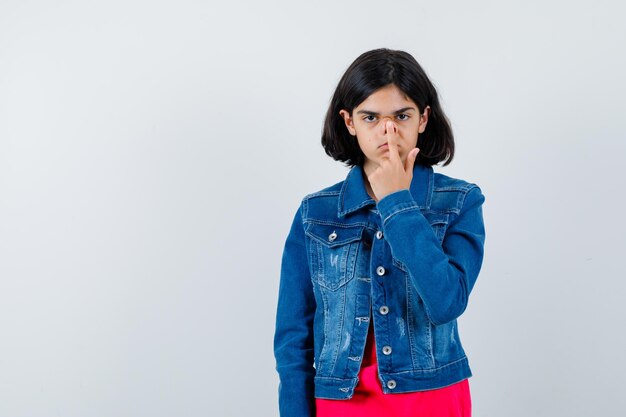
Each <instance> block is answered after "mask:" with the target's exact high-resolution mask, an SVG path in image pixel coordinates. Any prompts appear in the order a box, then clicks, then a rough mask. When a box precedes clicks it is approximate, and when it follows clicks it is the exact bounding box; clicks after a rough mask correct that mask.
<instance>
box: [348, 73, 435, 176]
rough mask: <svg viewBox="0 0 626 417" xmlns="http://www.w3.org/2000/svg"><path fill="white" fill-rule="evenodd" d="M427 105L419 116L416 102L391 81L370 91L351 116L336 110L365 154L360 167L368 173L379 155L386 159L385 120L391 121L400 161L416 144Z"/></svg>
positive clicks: (374, 167) (371, 170)
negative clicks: (396, 138) (395, 135)
mask: <svg viewBox="0 0 626 417" xmlns="http://www.w3.org/2000/svg"><path fill="white" fill-rule="evenodd" d="M429 113H430V107H429V106H426V108H425V109H424V114H423V115H421V116H420V114H419V109H418V107H417V105H416V104H415V103H414V102H413V100H411V99H410V98H409V97H408V96H406V95H405V94H404V93H403V92H402V90H400V89H399V88H398V87H396V85H395V84H389V85H386V86H385V87H382V88H380V89H378V90H376V91H375V92H374V93H372V94H371V95H370V96H369V97H368V98H367V99H366V100H365V101H363V102H362V103H361V104H359V105H358V106H357V107H355V108H354V110H353V113H352V114H353V117H351V116H350V113H349V112H348V111H347V110H345V109H343V110H341V111H340V112H339V114H341V116H342V117H343V118H344V121H345V123H346V127H347V128H348V131H349V132H350V134H351V135H352V136H356V138H354V140H357V141H358V143H359V147H360V148H361V151H362V152H363V154H365V163H364V165H363V170H364V171H365V173H366V174H368V175H369V174H370V173H372V172H373V171H374V170H375V169H376V167H377V166H378V164H379V163H380V162H381V161H382V159H383V158H389V151H388V149H387V146H384V147H382V145H384V144H386V143H387V140H386V138H385V134H386V133H387V130H386V128H385V125H386V122H387V120H391V121H392V122H393V123H394V124H395V131H396V133H397V135H398V152H399V154H400V158H401V159H402V162H406V157H407V155H408V154H409V152H410V151H411V149H413V148H415V147H416V145H417V140H418V135H419V134H420V133H423V132H424V129H426V123H428V115H429Z"/></svg>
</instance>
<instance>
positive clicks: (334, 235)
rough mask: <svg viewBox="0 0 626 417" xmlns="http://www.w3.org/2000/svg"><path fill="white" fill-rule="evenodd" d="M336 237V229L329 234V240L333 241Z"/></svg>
mask: <svg viewBox="0 0 626 417" xmlns="http://www.w3.org/2000/svg"><path fill="white" fill-rule="evenodd" d="M335 239H337V233H335V231H334V230H333V232H332V233H331V234H329V235H328V240H330V241H331V242H332V241H333V240H335Z"/></svg>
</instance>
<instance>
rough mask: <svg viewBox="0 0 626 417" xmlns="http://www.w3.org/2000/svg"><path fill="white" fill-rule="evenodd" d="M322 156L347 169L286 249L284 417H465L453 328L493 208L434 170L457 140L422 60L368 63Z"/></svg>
mask: <svg viewBox="0 0 626 417" xmlns="http://www.w3.org/2000/svg"><path fill="white" fill-rule="evenodd" d="M322 145H323V147H324V149H325V150H326V153H327V154H328V155H329V156H331V157H332V158H334V159H335V160H338V161H341V162H344V163H346V164H347V165H348V166H350V167H351V169H350V171H349V172H348V175H347V177H346V179H345V180H343V181H341V182H338V183H336V184H334V185H331V186H330V187H327V188H324V189H322V190H320V191H317V192H314V193H311V194H308V195H306V196H305V197H304V198H303V199H302V201H301V203H300V206H299V208H298V210H297V211H296V213H295V215H294V218H293V222H292V224H291V230H290V231H289V235H288V236H287V239H286V242H285V246H284V250H283V257H282V267H281V276H280V286H279V294H278V307H277V314H276V330H275V335H274V354H275V358H276V370H277V371H278V374H279V377H280V383H279V390H278V394H279V408H280V415H281V416H282V417H304V416H311V417H313V416H317V417H331V416H332V417H351V416H354V417H357V416H358V417H367V416H383V415H384V416H391V417H395V416H397V417H400V416H429V417H438V416H441V417H443V416H446V417H452V416H463V417H469V416H470V415H471V399H470V391H469V383H468V378H469V377H471V376H472V372H471V370H470V367H469V362H468V358H467V356H466V355H465V351H464V350H463V347H462V345H461V340H460V338H459V332H458V328H457V318H458V317H459V316H460V315H461V314H462V313H463V312H464V311H465V309H466V307H467V304H468V299H469V295H470V292H471V290H472V288H473V286H474V284H475V282H476V279H477V277H478V273H479V271H480V268H481V264H482V260H483V252H484V251H483V247H484V241H485V230H484V224H483V216H482V204H483V202H484V199H485V197H484V196H483V194H482V191H481V189H480V188H479V187H478V185H476V184H475V183H470V182H467V181H464V180H462V179H458V178H452V177H449V176H446V175H443V174H440V173H435V172H434V171H433V168H432V166H433V165H436V164H437V163H439V162H441V161H445V162H444V164H443V166H445V165H448V164H449V163H450V161H451V160H452V158H453V156H454V139H453V136H452V131H451V128H450V125H449V123H448V120H447V118H446V116H445V114H444V112H443V110H442V109H441V106H440V104H439V99H438V97H437V92H436V91H435V88H434V87H433V85H432V83H431V82H430V80H429V79H428V77H427V76H426V74H425V72H424V70H423V69H422V68H421V66H420V65H419V64H418V63H417V61H416V60H415V59H414V58H413V57H412V56H411V55H410V54H408V53H406V52H403V51H396V50H390V49H386V48H383V49H376V50H372V51H368V52H365V53H363V54H362V55H361V56H359V57H358V58H357V59H356V60H355V61H354V62H353V63H352V64H351V65H350V67H349V68H348V69H347V71H346V73H345V74H344V75H343V77H342V78H341V80H340V81H339V85H338V86H337V89H336V91H335V94H334V96H333V98H332V101H331V103H330V107H329V109H328V112H327V114H326V120H325V123H324V129H323V134H322Z"/></svg>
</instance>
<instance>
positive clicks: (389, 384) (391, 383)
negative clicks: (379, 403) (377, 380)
mask: <svg viewBox="0 0 626 417" xmlns="http://www.w3.org/2000/svg"><path fill="white" fill-rule="evenodd" d="M395 387H396V381H394V380H393V379H390V380H389V381H387V388H389V389H394V388H395Z"/></svg>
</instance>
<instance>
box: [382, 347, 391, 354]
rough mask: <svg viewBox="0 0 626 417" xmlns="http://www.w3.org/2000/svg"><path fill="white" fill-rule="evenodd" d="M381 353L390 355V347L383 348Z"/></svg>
mask: <svg viewBox="0 0 626 417" xmlns="http://www.w3.org/2000/svg"><path fill="white" fill-rule="evenodd" d="M383 353H384V354H385V355H391V346H383Z"/></svg>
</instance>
